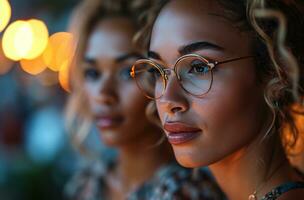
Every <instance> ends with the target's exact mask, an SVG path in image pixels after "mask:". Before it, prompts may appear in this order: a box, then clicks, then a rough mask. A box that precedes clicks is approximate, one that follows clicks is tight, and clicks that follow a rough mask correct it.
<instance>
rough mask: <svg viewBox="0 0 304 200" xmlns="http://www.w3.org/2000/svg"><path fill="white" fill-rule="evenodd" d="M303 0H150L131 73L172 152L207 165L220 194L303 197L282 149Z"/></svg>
mask: <svg viewBox="0 0 304 200" xmlns="http://www.w3.org/2000/svg"><path fill="white" fill-rule="evenodd" d="M303 6H304V5H303V2H301V1H287V0H286V1H284V0H278V1H273V0H241V1H240V0H232V1H225V0H175V1H168V0H159V1H157V2H156V4H155V6H154V7H153V8H152V9H150V13H149V14H148V15H147V19H148V22H147V24H146V26H145V29H144V30H142V32H143V33H144V34H143V37H146V36H147V35H149V34H150V35H151V37H148V40H147V42H148V43H149V47H148V49H149V51H148V59H140V60H138V61H137V62H136V63H135V64H134V65H133V67H132V71H131V75H132V76H133V78H134V79H135V80H136V83H137V85H138V87H139V88H140V90H141V91H142V92H143V94H144V95H145V96H146V97H148V98H149V99H152V100H154V102H155V104H156V107H157V110H158V113H159V116H160V119H161V122H162V125H163V128H164V130H165V133H166V136H167V138H168V141H169V142H170V143H171V145H172V147H173V150H174V153H175V157H176V158H177V160H178V162H179V163H180V164H182V165H183V166H185V167H192V168H196V167H202V166H209V168H210V170H211V171H212V173H213V175H214V176H215V178H216V180H217V181H218V183H219V185H220V187H221V188H222V189H223V191H224V192H225V193H226V195H227V197H228V199H232V200H244V199H249V200H257V199H259V200H260V199H262V200H274V199H282V200H284V199H286V200H294V199H304V190H303V188H304V183H303V182H301V181H302V179H301V178H300V176H299V175H298V174H297V173H296V172H295V170H294V169H293V168H292V167H291V165H290V164H289V162H288V160H287V158H286V154H288V153H289V151H288V150H290V148H292V146H293V145H294V144H295V143H296V140H297V136H298V134H300V133H299V132H298V131H297V127H296V126H295V125H294V119H293V118H294V117H295V115H296V114H295V112H294V109H293V108H294V106H297V107H298V108H299V109H302V111H303V103H304V102H303V96H304V90H303V89H304V66H303V65H304V62H303V61H304V59H303V58H304V57H303V55H304V45H303V42H304V34H303V30H304V19H303ZM146 38H147V37H146ZM301 104H302V105H301ZM297 111H298V112H297V113H298V114H300V111H299V110H297ZM302 114H303V113H302ZM284 133H286V134H284ZM302 134H303V133H302Z"/></svg>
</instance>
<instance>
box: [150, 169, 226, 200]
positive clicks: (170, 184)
mask: <svg viewBox="0 0 304 200" xmlns="http://www.w3.org/2000/svg"><path fill="white" fill-rule="evenodd" d="M155 185H156V186H155V188H154V194H153V195H154V196H155V199H158V197H166V198H165V199H202V200H203V199H215V200H216V199H223V195H222V194H223V193H222V192H221V190H220V189H219V187H218V186H217V184H216V183H215V181H214V180H213V178H212V177H211V175H210V173H209V172H208V170H207V169H206V168H198V169H195V170H193V169H188V168H184V167H182V166H180V165H179V164H177V163H174V164H171V165H168V166H166V167H163V168H162V169H160V170H159V172H158V174H157V178H156V179H155ZM162 199H164V198H162Z"/></svg>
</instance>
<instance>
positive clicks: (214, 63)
mask: <svg viewBox="0 0 304 200" xmlns="http://www.w3.org/2000/svg"><path fill="white" fill-rule="evenodd" d="M189 57H197V58H199V59H201V60H203V61H205V62H206V64H207V65H208V66H209V68H210V72H211V80H210V86H209V88H208V90H207V91H206V92H205V93H203V94H200V95H196V94H192V93H191V92H189V91H188V90H186V89H185V88H184V87H183V85H182V83H181V78H180V76H179V74H178V73H177V65H178V63H179V62H181V60H183V59H185V58H189ZM253 57H255V56H253V55H250V56H241V57H237V58H231V59H228V60H224V61H209V60H208V59H207V58H204V57H203V56H201V55H198V54H186V55H183V56H181V57H179V58H178V59H177V60H176V61H175V63H174V65H173V66H174V67H173V69H171V68H163V67H161V66H160V65H159V64H158V63H156V62H154V61H152V60H151V59H148V58H146V59H140V60H137V61H136V62H135V63H134V64H133V66H132V68H131V71H130V76H131V77H132V78H133V79H135V82H136V85H137V87H138V88H139V89H140V90H141V91H142V92H143V93H144V95H145V97H147V98H149V99H152V100H156V99H159V98H161V97H162V96H163V95H164V93H165V90H166V88H167V84H168V83H167V82H168V80H169V77H168V76H169V75H171V71H173V72H174V74H175V75H176V77H177V80H178V83H179V85H180V87H181V88H182V89H183V90H184V91H185V92H186V93H188V94H189V95H191V96H195V97H200V98H201V97H203V96H205V95H206V94H207V93H208V92H209V91H210V89H211V87H212V84H213V69H214V68H215V67H216V66H218V65H220V64H224V63H229V62H233V61H238V60H242V59H246V58H253ZM142 63H149V64H151V65H152V66H154V67H156V68H157V69H158V70H159V72H160V73H161V76H162V79H163V81H162V82H163V91H162V93H161V95H160V96H159V97H157V98H156V97H154V98H152V97H150V96H148V95H146V92H144V91H143V89H142V88H141V87H140V86H139V84H138V82H137V80H136V78H135V65H136V64H142ZM168 72H170V73H168Z"/></svg>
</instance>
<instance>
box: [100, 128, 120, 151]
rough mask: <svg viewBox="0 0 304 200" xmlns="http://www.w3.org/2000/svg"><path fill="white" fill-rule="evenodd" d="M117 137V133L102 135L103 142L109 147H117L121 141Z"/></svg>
mask: <svg viewBox="0 0 304 200" xmlns="http://www.w3.org/2000/svg"><path fill="white" fill-rule="evenodd" d="M115 135H116V134H115V133H112V132H106V131H104V132H103V133H101V134H100V139H101V142H102V143H103V144H104V145H106V146H108V147H117V146H119V145H120V143H121V141H120V140H119V139H118V138H116V137H115Z"/></svg>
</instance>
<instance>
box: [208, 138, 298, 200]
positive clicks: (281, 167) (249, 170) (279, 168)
mask: <svg viewBox="0 0 304 200" xmlns="http://www.w3.org/2000/svg"><path fill="white" fill-rule="evenodd" d="M259 141H260V140H257V141H256V142H254V143H252V144H251V145H249V146H247V147H246V148H243V149H241V150H239V151H237V152H235V153H234V154H233V155H230V156H229V157H227V158H225V159H223V160H221V161H219V162H217V163H215V164H213V165H211V166H210V169H211V171H212V173H213V174H214V176H215V178H216V179H217V181H218V183H219V185H220V187H221V188H222V189H223V191H224V192H225V193H226V195H227V197H228V199H233V200H244V199H248V197H249V195H251V194H253V193H254V191H256V192H257V194H256V196H257V197H258V199H259V198H261V197H262V196H264V195H265V194H266V193H268V192H269V191H271V190H272V189H273V188H274V187H276V186H278V185H280V184H282V183H284V182H286V181H292V180H294V179H293V176H292V168H291V167H290V165H289V164H288V161H287V160H286V158H285V156H284V155H285V154H284V152H283V149H282V148H281V147H280V144H278V143H273V144H272V147H273V148H271V146H269V143H268V144H267V143H264V144H260V143H259ZM269 149H276V150H275V151H274V152H271V153H270V152H269ZM240 188H242V189H240Z"/></svg>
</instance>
